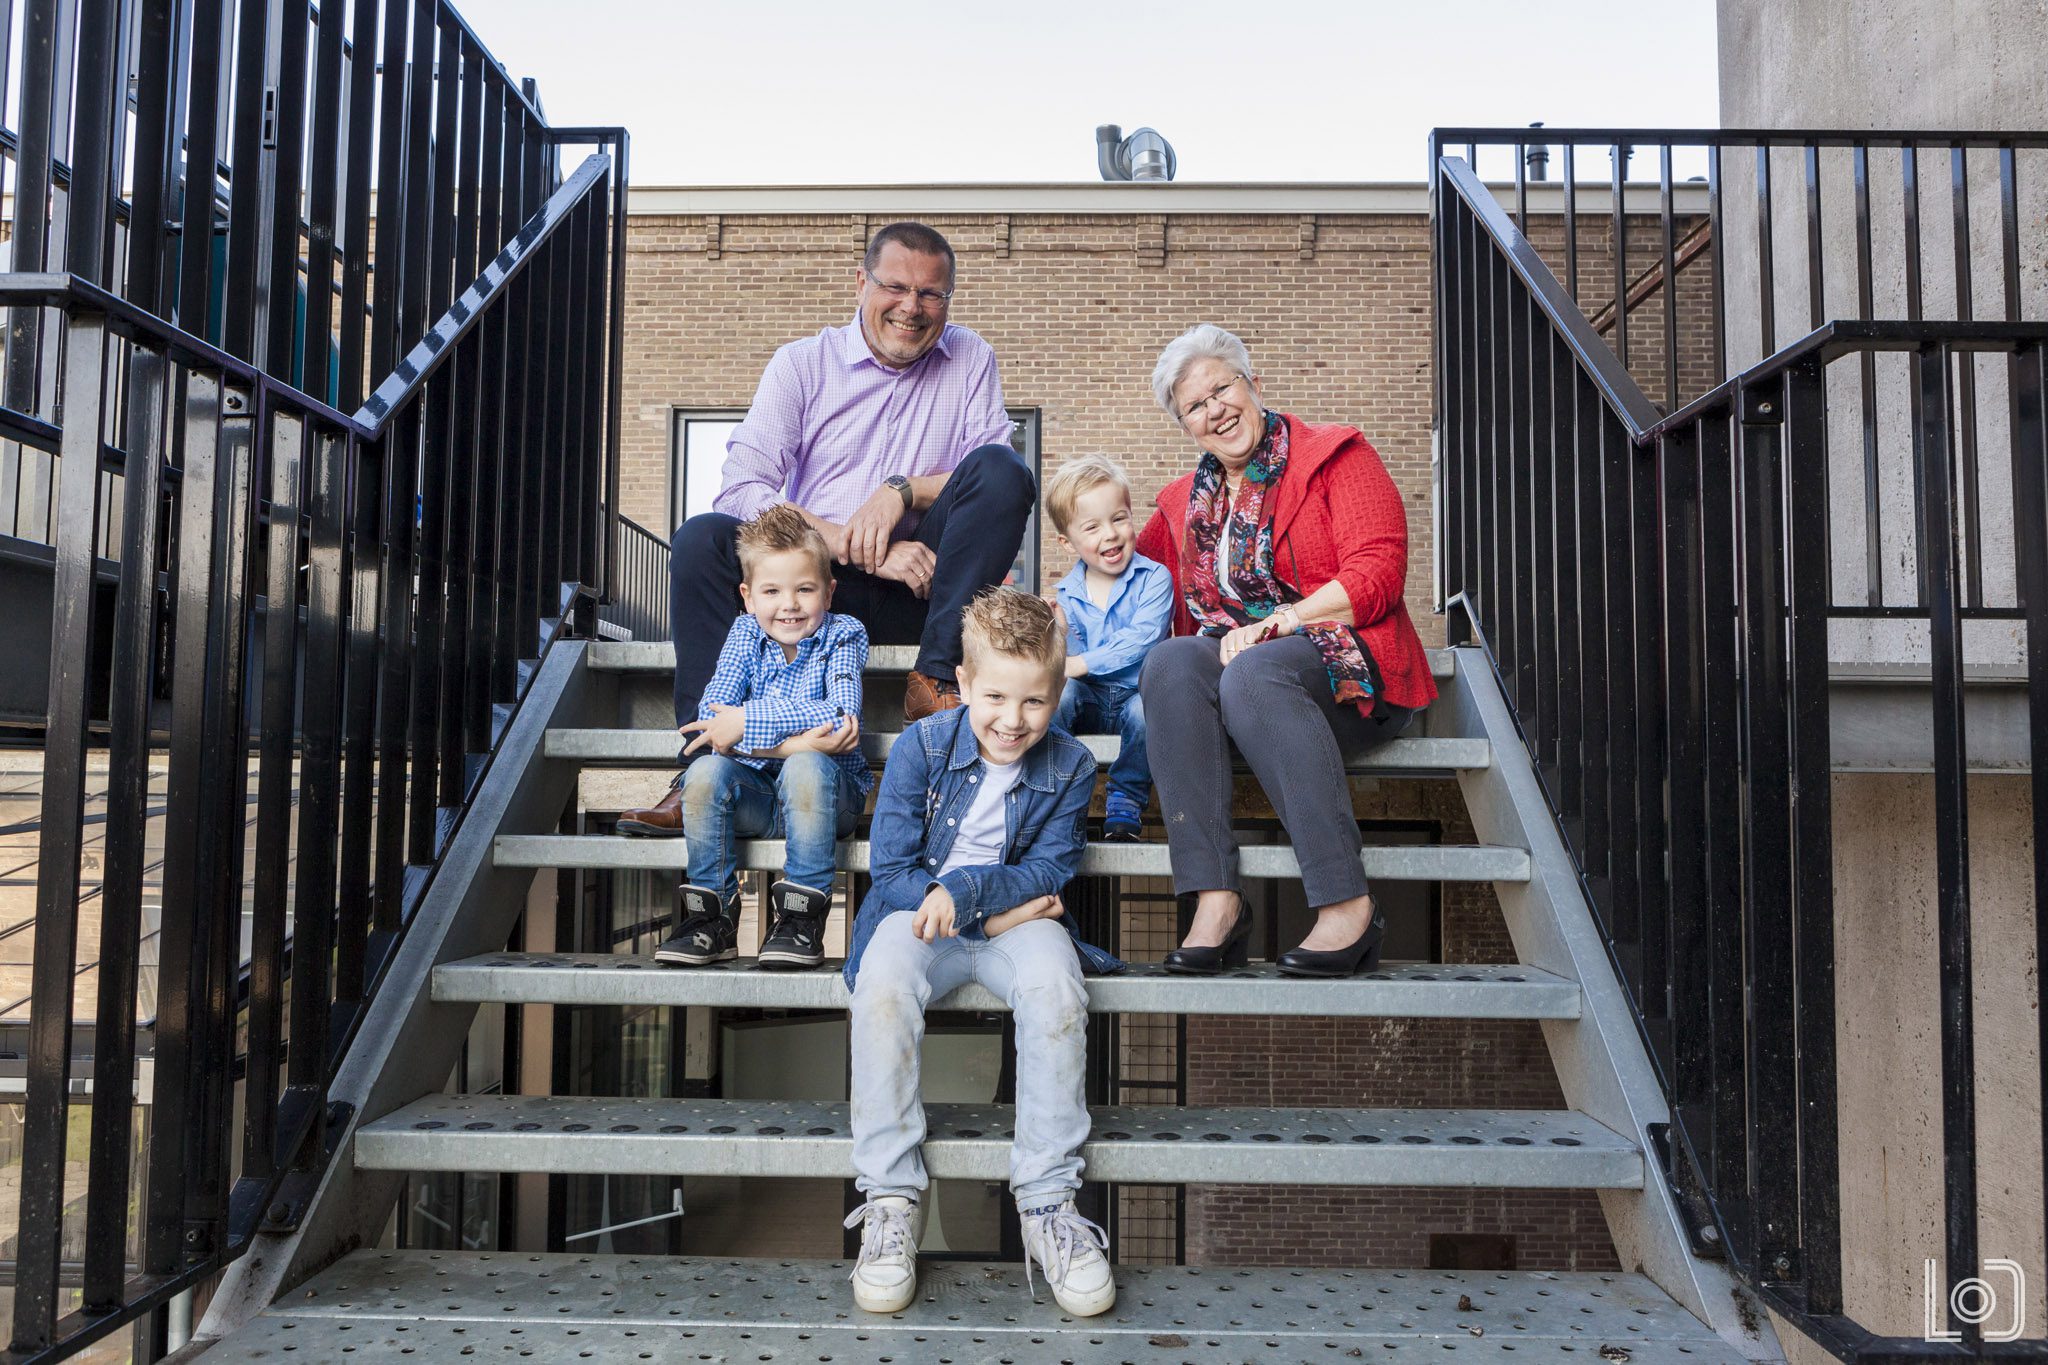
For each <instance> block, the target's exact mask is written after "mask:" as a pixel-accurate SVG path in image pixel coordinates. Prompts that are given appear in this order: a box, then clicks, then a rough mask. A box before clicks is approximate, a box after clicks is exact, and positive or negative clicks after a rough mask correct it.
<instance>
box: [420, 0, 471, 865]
mask: <svg viewBox="0 0 2048 1365" xmlns="http://www.w3.org/2000/svg"><path fill="white" fill-rule="evenodd" d="M429 15H433V16H435V17H436V20H437V22H435V23H433V24H432V25H428V24H427V16H429ZM419 22H420V23H421V25H422V26H423V27H422V30H421V31H424V32H427V33H430V34H432V35H433V36H434V38H435V39H436V40H437V42H438V46H437V47H436V48H435V49H434V61H433V65H434V68H435V73H436V74H435V80H434V83H433V86H432V88H431V89H430V90H429V91H428V94H429V96H430V98H431V99H432V101H433V105H432V107H433V110H434V123H433V143H432V152H431V163H430V164H431V167H432V176H431V180H430V184H431V186H432V190H431V193H432V195H433V198H432V201H431V203H432V207H431V210H430V215H429V221H430V224H431V226H430V228H429V236H428V239H427V294H426V310H425V313H424V314H423V316H422V318H421V320H420V328H421V331H424V330H425V329H427V328H429V327H431V326H432V325H433V323H434V320H435V319H437V318H439V317H440V316H441V315H442V314H443V313H445V312H446V311H447V308H448V303H449V301H450V300H451V299H452V298H453V297H454V291H455V288H456V284H455V181H456V162H457V160H458V159H459V142H460V138H461V133H460V130H459V127H458V119H459V117H460V114H461V98H460V96H461V83H462V51H461V44H460V41H459V33H460V30H459V29H458V28H457V27H456V26H455V25H454V24H453V23H450V22H448V14H447V13H444V12H443V7H442V5H441V3H440V0H424V5H423V8H422V10H421V11H420V20H419ZM415 60H418V59H417V58H416V59H415ZM407 335H408V336H412V335H414V333H413V332H412V331H411V330H410V329H408V332H407ZM454 387H455V370H454V367H453V366H452V365H443V366H442V367H441V368H440V369H439V370H437V371H435V372H434V374H433V375H432V376H431V377H429V378H428V380H427V384H426V389H425V391H424V393H423V395H422V402H423V404H424V409H425V410H424V414H423V420H422V422H421V436H422V442H421V456H422V458H421V462H420V487H419V502H418V506H419V509H420V510H419V513H418V521H419V527H418V531H417V532H416V534H417V536H418V542H417V545H418V548H417V554H416V558H415V560H414V563H415V564H416V565H417V568H416V570H415V575H416V578H415V581H416V582H417V584H418V589H417V594H416V598H415V601H414V605H413V613H414V615H413V623H414V624H413V649H414V658H413V697H412V708H411V710H412V714H411V721H412V725H411V732H410V739H409V741H408V745H407V747H408V748H409V749H410V750H411V751H412V773H411V784H410V787H411V796H410V798H409V812H408V813H409V815H410V817H411V818H410V820H409V821H408V825H407V840H406V843H407V847H408V848H409V850H410V853H409V857H410V860H411V861H412V862H414V863H417V864H419V865H421V866H423V867H424V866H427V865H429V864H431V863H433V862H434V860H435V858H436V857H437V856H438V854H439V840H438V838H437V831H438V827H439V824H440V810H439V808H440V804H441V796H442V783H441V777H440V770H441V750H442V741H441V731H442V728H443V727H444V726H445V725H447V724H449V723H451V722H452V721H453V720H454V717H453V716H452V715H449V714H448V713H446V712H444V711H442V710H441V701H442V696H443V687H442V682H443V679H442V675H441V669H442V664H443V662H444V659H443V651H444V650H445V648H446V644H447V615H448V530H449V526H450V516H449V507H448V502H449V495H450V492H451V488H452V484H451V483H450V477H449V476H450V464H451V462H452V459H453V445H454V441H453V437H454V432H453V429H452V426H451V422H452V420H453V416H454V402H455V393H454Z"/></svg>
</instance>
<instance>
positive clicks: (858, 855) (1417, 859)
mask: <svg viewBox="0 0 2048 1365" xmlns="http://www.w3.org/2000/svg"><path fill="white" fill-rule="evenodd" d="M738 843H739V855H740V857H739V865H740V866H741V867H743V868H749V869H758V870H761V871H769V872H774V871H780V870H781V868H782V866H783V863H784V861H785V860H784V856H783V849H782V841H781V840H780V839H742V840H740V841H738ZM492 856H493V857H494V858H495V860H496V862H497V865H498V866H499V867H535V868H546V867H588V868H604V869H612V870H618V869H636V870H641V871H660V872H681V871H682V870H683V869H684V868H686V867H688V866H689V851H688V850H687V849H686V848H685V846H684V841H683V840H681V839H628V838H625V837H623V836H619V835H611V834H506V835H501V836H499V838H498V841H497V843H496V844H495V845H494V846H493V854H492ZM1359 862H1360V863H1362V864H1363V865H1364V867H1365V875H1366V876H1368V877H1377V878H1379V879H1380V880H1382V881H1390V882H1525V881H1527V880H1529V854H1528V851H1527V850H1526V849H1519V848H1502V847H1499V846H1496V845H1488V844H1400V845H1395V846H1392V847H1378V848H1367V849H1365V850H1363V851H1362V852H1361V853H1360V855H1359ZM838 866H839V869H840V871H842V872H865V871H867V869H868V842H867V840H865V839H842V840H840V842H839V859H838ZM1172 871H1173V865H1172V861H1171V860H1170V859H1169V857H1168V856H1167V849H1166V845H1165V844H1090V845H1088V850H1087V852H1085V853H1083V854H1082V855H1081V867H1080V874H1081V875H1082V876H1098V877H1165V876H1169V875H1171V874H1172ZM1238 871H1239V872H1240V873H1241V874H1242V875H1244V876H1246V877H1251V878H1255V879H1270V878H1294V877H1298V876H1300V875H1301V868H1300V865H1299V864H1298V863H1296V862H1295V860H1294V850H1293V849H1292V848H1289V847H1287V846H1286V845H1284V844H1248V845H1246V846H1245V847H1244V848H1242V849H1241V850H1240V851H1239V853H1238Z"/></svg>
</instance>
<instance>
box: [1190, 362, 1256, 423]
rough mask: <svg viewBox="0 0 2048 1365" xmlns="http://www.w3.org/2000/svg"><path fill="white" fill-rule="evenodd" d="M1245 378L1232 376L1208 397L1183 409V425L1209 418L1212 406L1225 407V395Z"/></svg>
mask: <svg viewBox="0 0 2048 1365" xmlns="http://www.w3.org/2000/svg"><path fill="white" fill-rule="evenodd" d="M1243 378H1244V376H1243V375H1241V374H1236V375H1232V376H1231V377H1230V378H1228V379H1226V380H1224V381H1223V382H1222V383H1221V384H1218V385H1217V386H1216V387H1215V388H1213V389H1211V390H1209V392H1208V395H1207V396H1206V397H1203V398H1199V399H1197V400H1195V401H1194V402H1192V403H1190V404H1188V405H1187V406H1186V407H1185V408H1183V409H1181V414H1180V420H1181V421H1182V423H1184V424H1185V423H1192V422H1194V421H1195V420H1196V419H1198V418H1202V417H1207V416H1208V415H1209V408H1210V405H1211V404H1214V405H1215V406H1217V407H1221V406H1222V405H1223V395H1224V394H1226V393H1229V392H1230V388H1231V386H1232V385H1233V384H1236V383H1238V382H1239V381H1241V380H1242V379H1243Z"/></svg>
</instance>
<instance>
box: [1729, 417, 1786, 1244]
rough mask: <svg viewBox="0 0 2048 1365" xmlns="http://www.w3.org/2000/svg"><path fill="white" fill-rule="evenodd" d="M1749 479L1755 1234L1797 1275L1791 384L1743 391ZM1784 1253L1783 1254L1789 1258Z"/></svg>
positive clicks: (1743, 609) (1746, 562)
mask: <svg viewBox="0 0 2048 1365" xmlns="http://www.w3.org/2000/svg"><path fill="white" fill-rule="evenodd" d="M1740 403H1741V417H1742V426H1741V447H1740V449H1741V455H1740V462H1739V464H1740V478H1741V483H1740V485H1739V488H1738V492H1737V499H1738V500H1737V503H1736V507H1737V509H1738V512H1737V515H1738V517H1739V519H1740V520H1739V529H1738V533H1737V538H1736V549H1737V553H1738V555H1739V556H1740V560H1739V565H1740V569H1739V572H1740V579H1739V581H1740V585H1741V587H1740V599H1739V612H1740V616H1741V622H1742V637H1741V638H1742V644H1741V650H1742V653H1743V655H1744V663H1743V665H1742V683H1741V699H1742V732H1743V734H1742V760H1741V762H1742V770H1743V772H1744V773H1745V774H1746V775H1747V778H1748V800H1747V801H1746V802H1745V808H1744V811H1743V817H1744V826H1745V828H1744V831H1743V842H1742V856H1741V866H1742V873H1743V885H1742V901H1743V909H1742V926H1743V934H1742V937H1743V945H1744V950H1745V952H1744V956H1745V966H1746V971H1745V973H1744V975H1743V978H1742V980H1743V984H1744V986H1745V988H1746V990H1747V994H1748V998H1749V1001H1750V1006H1749V1031H1748V1086H1747V1091H1748V1110H1747V1128H1748V1132H1749V1134H1750V1149H1749V1169H1748V1178H1747V1185H1748V1188H1749V1190H1750V1196H1751V1199H1752V1201H1753V1202H1752V1207H1751V1209H1750V1220H1751V1228H1750V1233H1749V1235H1750V1238H1751V1243H1752V1246H1753V1249H1754V1255H1755V1257H1756V1264H1757V1272H1756V1273H1757V1275H1758V1277H1759V1278H1760V1279H1762V1280H1764V1281H1765V1282H1767V1283H1768V1282H1775V1283H1786V1282H1790V1281H1792V1280H1794V1279H1796V1267H1795V1266H1794V1264H1793V1261H1792V1257H1793V1256H1794V1254H1795V1253H1796V1252H1797V1250H1798V1240H1797V1239H1798V1219H1799V1198H1798V1192H1799V1181H1798V1173H1797V1171H1796V1169H1794V1163H1792V1162H1790V1161H1788V1160H1785V1159H1784V1154H1785V1153H1786V1152H1788V1151H1790V1150H1793V1146H1794V1143H1795V1142H1796V1140H1797V1133H1798V1071H1797V1067H1798V1058H1797V1046H1796V1039H1797V1032H1796V1030H1797V1022H1798V1020H1797V1008H1796V1004H1795V1001H1794V990H1795V966H1794V960H1793V921H1792V913H1791V911H1792V907H1791V904H1790V899H1789V897H1788V896H1787V895H1786V887H1785V876H1784V873H1785V869H1786V868H1787V867H1788V866H1790V864H1791V847H1790V844H1791V812H1790V810H1789V803H1790V789H1789V786H1788V783H1787V767H1788V763H1789V754H1788V746H1789V744H1790V733H1789V722H1790V716H1789V714H1788V711H1787V708H1786V701H1785V683H1786V676H1785V674H1786V661H1785V639H1784V611H1785V594H1784V553H1785V544H1784V534H1785V527H1784V525H1783V515H1784V495H1783V486H1782V483H1781V481H1780V480H1781V471H1782V470H1783V469H1784V466H1785V458H1784V455H1785V446H1784V428H1783V405H1784V385H1783V384H1782V383H1779V382H1774V381H1768V380H1767V381H1765V382H1764V383H1762V384H1759V385H1756V386H1753V387H1746V388H1744V389H1743V390H1742V391H1741V395H1740ZM1781 1258H1782V1259H1781Z"/></svg>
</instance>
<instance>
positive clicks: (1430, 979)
mask: <svg viewBox="0 0 2048 1365" xmlns="http://www.w3.org/2000/svg"><path fill="white" fill-rule="evenodd" d="M837 966H838V964H837V962H832V963H828V964H827V965H826V966H825V967H824V968H821V969H819V970H817V971H810V972H764V971H761V970H760V969H759V968H758V967H757V966H756V965H755V963H754V960H753V959H752V958H743V959H740V960H737V961H733V962H725V963H720V964H719V965H717V966H715V967H699V968H688V969H683V968H674V967H663V966H661V965H659V964H658V963H656V962H654V961H652V960H651V959H648V958H637V957H619V956H616V955H611V956H607V955H605V954H602V953H487V954H485V955H484V956H482V957H473V958H470V959H468V960H467V961H464V962H451V963H447V964H445V965H443V966H440V967H437V968H435V969H434V998H435V999H436V1000H443V1001H462V1002H470V1001H475V1002H482V1003H501V1004H524V1005H535V1004H555V1005H721V1006H727V1007H733V1008H755V1009H819V1010H843V1009H845V1008H846V1006H847V1002H848V993H847V990H846V986H845V983H844V982H843V981H842V980H841V978H840V976H839V973H838V970H837ZM1087 985H1088V1008H1089V1009H1090V1010H1091V1011H1095V1012H1097V1013H1103V1014H1258V1015H1318V1016H1367V1015H1371V1016H1383V1017H1398V1018H1411V1019H1425V1018H1428V1019H1576V1018H1578V1017H1579V988H1578V986H1577V985H1576V984H1574V983H1573V982H1570V981H1566V980H1564V979H1563V978H1562V977H1556V976H1552V975H1551V974H1550V973H1548V972H1541V971H1538V970H1536V969H1535V968H1533V967H1520V966H1513V967H1501V966H1405V967H1388V968H1386V969H1385V970H1383V971H1377V972H1372V973H1370V974H1368V975H1365V976H1359V977H1354V978H1352V979H1350V980H1348V981H1315V980H1305V979H1302V978H1299V977H1287V976H1281V975H1280V974H1279V972H1278V971H1277V970H1276V969H1275V968H1274V967H1273V966H1272V964H1270V963H1264V962H1262V963H1257V964H1255V965H1253V966H1251V967H1248V968H1246V969H1244V970H1243V971H1235V972H1226V973H1224V974H1223V975H1221V976H1214V977H1188V976H1171V975H1168V974H1167V972H1166V971H1165V970H1164V969H1163V968H1161V967H1160V966H1159V965H1158V964H1157V963H1150V962H1147V963H1138V964H1134V965H1133V966H1132V968H1131V969H1130V970H1129V971H1128V972H1123V973H1119V974H1118V975H1116V976H1091V977H1089V978H1087ZM931 1008H932V1009H955V1010H1001V1009H1005V1008H1007V1007H1006V1006H1005V1005H1004V1004H1003V1002H1002V1000H1001V999H1000V998H998V997H997V996H995V995H993V994H991V993H990V992H989V991H988V990H987V989H986V988H984V987H981V986H977V985H968V986H963V987H961V988H960V989H959V990H957V991H955V992H953V993H952V994H951V995H949V996H946V997H945V998H944V999H941V1000H934V1001H933V1002H932V1003H931Z"/></svg>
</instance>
